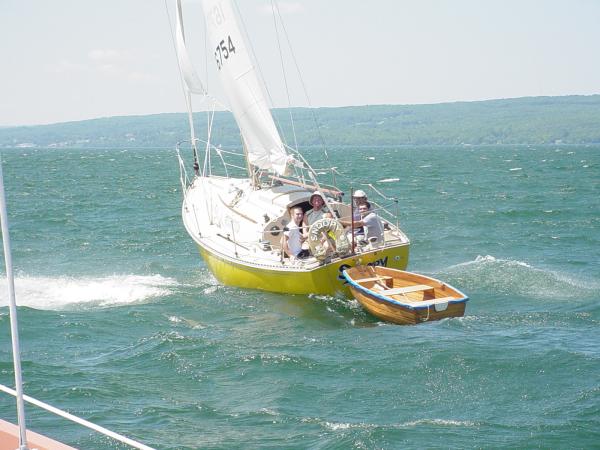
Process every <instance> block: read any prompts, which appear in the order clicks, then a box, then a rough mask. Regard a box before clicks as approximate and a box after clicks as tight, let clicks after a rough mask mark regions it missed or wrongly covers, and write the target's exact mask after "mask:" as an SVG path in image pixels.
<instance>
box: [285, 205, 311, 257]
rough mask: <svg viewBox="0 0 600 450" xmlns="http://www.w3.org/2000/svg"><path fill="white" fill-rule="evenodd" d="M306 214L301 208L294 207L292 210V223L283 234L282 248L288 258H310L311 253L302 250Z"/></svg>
mask: <svg viewBox="0 0 600 450" xmlns="http://www.w3.org/2000/svg"><path fill="white" fill-rule="evenodd" d="M303 216H304V212H303V211H302V208H301V207H300V206H294V207H293V208H292V209H291V210H290V217H291V219H292V220H291V221H290V223H289V224H288V226H287V227H286V228H287V230H285V231H284V232H283V236H282V238H281V248H282V249H283V251H284V252H285V254H286V255H287V256H288V257H293V258H299V259H303V258H306V257H307V256H309V251H308V250H305V249H303V248H302V242H304V240H305V238H304V234H303V233H302V218H303Z"/></svg>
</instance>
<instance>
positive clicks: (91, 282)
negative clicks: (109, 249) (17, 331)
mask: <svg viewBox="0 0 600 450" xmlns="http://www.w3.org/2000/svg"><path fill="white" fill-rule="evenodd" d="M177 284H178V283H177V281H176V280H174V279H172V278H167V277H163V276H161V275H146V276H144V275H111V276H106V277H80V278H75V277H66V276H61V277H34V276H28V275H20V276H17V277H16V278H15V295H16V299H17V305H19V306H29V307H31V308H35V309H44V310H61V309H67V308H69V307H70V306H82V305H93V306H100V307H110V306H118V305H125V304H129V303H140V302H144V301H147V300H150V299H153V298H158V297H163V296H165V295H168V294H170V293H171V289H170V288H171V287H173V286H175V285H177ZM7 305H8V294H7V287H6V279H5V278H4V279H2V281H0V306H7Z"/></svg>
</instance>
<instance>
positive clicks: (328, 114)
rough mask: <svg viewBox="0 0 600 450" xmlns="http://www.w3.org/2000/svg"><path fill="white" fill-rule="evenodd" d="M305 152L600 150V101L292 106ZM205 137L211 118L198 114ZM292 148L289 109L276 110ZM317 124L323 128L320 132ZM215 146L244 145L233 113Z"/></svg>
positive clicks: (124, 134)
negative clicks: (490, 147) (317, 148)
mask: <svg viewBox="0 0 600 450" xmlns="http://www.w3.org/2000/svg"><path fill="white" fill-rule="evenodd" d="M291 114H292V116H293V118H294V127H295V131H296V136H297V140H298V144H299V146H300V147H303V146H313V145H320V144H321V143H322V142H324V143H325V145H327V146H338V145H352V146H378V145H457V144H472V145H481V144H536V145H539V144H554V143H562V144H600V95H591V96H565V97H525V98H519V99H506V100H488V101H479V102H457V103H442V104H433V105H373V106H352V107H339V108H313V109H309V108H293V109H292V110H291ZM196 116H197V119H198V121H197V128H198V129H197V133H198V134H199V137H203V135H204V134H205V130H204V126H203V124H204V123H206V114H205V113H197V114H196ZM274 116H275V118H276V120H277V122H278V125H279V126H280V128H281V130H282V132H283V135H284V136H285V138H286V141H287V142H289V143H292V142H293V133H292V131H291V130H292V128H291V126H290V119H289V117H290V111H289V110H287V109H276V110H274ZM317 124H318V128H317ZM187 136H188V131H187V117H186V115H185V114H155V115H148V116H123V117H108V118H101V119H92V120H84V121H79V122H67V123H58V124H51V125H37V126H24V127H8V128H0V148H2V147H4V148H7V147H18V146H21V147H27V146H35V147H50V148H52V147H77V148H104V147H110V148H120V147H126V148H132V147H172V146H174V145H175V143H176V142H177V141H180V140H184V139H186V138H187ZM212 141H213V142H216V143H221V144H222V145H224V146H235V147H239V145H240V139H239V132H238V130H237V127H236V126H235V123H234V121H233V117H232V116H231V114H230V113H229V112H217V113H216V116H215V126H214V132H213V135H212Z"/></svg>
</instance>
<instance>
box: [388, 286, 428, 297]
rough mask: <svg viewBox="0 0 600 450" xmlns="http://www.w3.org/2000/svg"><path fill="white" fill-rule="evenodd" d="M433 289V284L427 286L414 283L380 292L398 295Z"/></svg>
mask: <svg viewBox="0 0 600 450" xmlns="http://www.w3.org/2000/svg"><path fill="white" fill-rule="evenodd" d="M433 289H434V287H433V286H429V285H427V284H416V285H414V286H406V287H401V288H392V289H385V290H384V291H383V292H382V293H383V294H385V295H399V294H408V293H410V292H417V291H432V290H433Z"/></svg>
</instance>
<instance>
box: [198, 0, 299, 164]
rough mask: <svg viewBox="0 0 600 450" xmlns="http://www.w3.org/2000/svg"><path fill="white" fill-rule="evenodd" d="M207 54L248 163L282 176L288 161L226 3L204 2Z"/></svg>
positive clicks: (229, 3) (255, 74)
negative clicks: (235, 123)
mask: <svg viewBox="0 0 600 450" xmlns="http://www.w3.org/2000/svg"><path fill="white" fill-rule="evenodd" d="M202 4H203V8H204V15H205V17H206V27H207V30H208V43H209V47H208V48H209V54H210V53H212V54H213V56H214V60H215V64H216V66H217V71H218V73H219V78H220V80H221V83H222V85H223V89H224V90H225V93H226V95H227V97H228V99H229V103H230V106H231V111H232V112H233V115H234V117H235V120H236V122H237V124H238V127H239V128H240V131H241V133H242V137H243V140H244V144H245V146H246V153H247V155H248V162H249V163H250V164H252V165H254V166H257V167H259V168H261V169H266V170H272V171H274V172H276V173H278V174H284V173H285V170H286V165H287V162H288V159H289V156H288V154H287V153H286V151H285V149H284V146H283V142H282V141H281V137H280V136H279V132H278V131H277V128H276V127H275V123H274V122H273V116H272V115H271V111H270V110H269V107H268V104H267V101H266V98H265V94H264V91H263V89H262V86H261V84H260V82H259V80H258V76H257V73H256V69H255V67H254V66H253V65H252V62H251V60H250V56H249V54H248V50H247V48H246V45H245V43H244V41H243V39H242V33H241V32H240V28H239V26H238V23H237V19H236V18H235V15H234V12H233V8H232V5H231V2H230V1H229V0H204V1H203V3H202Z"/></svg>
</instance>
